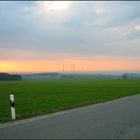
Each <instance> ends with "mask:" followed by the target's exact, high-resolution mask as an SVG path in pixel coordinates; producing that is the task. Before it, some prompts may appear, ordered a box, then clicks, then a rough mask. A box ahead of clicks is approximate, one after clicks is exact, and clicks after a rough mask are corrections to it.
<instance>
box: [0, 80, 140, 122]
mask: <svg viewBox="0 0 140 140" xmlns="http://www.w3.org/2000/svg"><path fill="white" fill-rule="evenodd" d="M138 93H140V80H134V79H133V80H119V79H93V78H48V79H24V80H23V81H3V82H2V81H1V82H0V122H1V123H2V122H7V121H10V120H11V116H10V103H9V95H10V94H14V96H15V106H16V114H17V117H18V119H23V118H28V117H32V116H37V115H42V114H48V113H52V112H57V111H61V110H66V109H70V108H75V107H80V106H84V105H89V104H94V103H98V102H104V101H107V100H112V99H116V98H120V97H124V96H130V95H135V94H138Z"/></svg>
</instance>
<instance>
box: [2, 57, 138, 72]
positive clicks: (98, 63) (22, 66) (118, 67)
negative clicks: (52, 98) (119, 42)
mask: <svg viewBox="0 0 140 140" xmlns="http://www.w3.org/2000/svg"><path fill="white" fill-rule="evenodd" d="M139 62H140V59H139V60H138V58H122V57H92V58H85V59H84V58H74V57H73V58H66V59H61V60H60V59H59V60H30V61H27V60H3V61H0V72H52V71H56V72H62V66H63V65H64V66H65V71H66V72H70V71H71V66H72V65H75V71H77V72H78V71H82V69H83V70H84V72H88V71H122V70H127V71H129V70H130V71H131V70H132V71H133V70H134V71H135V70H137V71H138V70H140V65H139ZM82 67H83V68H82Z"/></svg>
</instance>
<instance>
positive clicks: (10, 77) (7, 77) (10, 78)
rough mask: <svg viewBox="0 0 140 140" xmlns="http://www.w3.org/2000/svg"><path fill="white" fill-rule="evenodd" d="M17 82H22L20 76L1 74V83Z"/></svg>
mask: <svg viewBox="0 0 140 140" xmlns="http://www.w3.org/2000/svg"><path fill="white" fill-rule="evenodd" d="M16 80H22V76H21V75H19V74H9V73H0V81H16Z"/></svg>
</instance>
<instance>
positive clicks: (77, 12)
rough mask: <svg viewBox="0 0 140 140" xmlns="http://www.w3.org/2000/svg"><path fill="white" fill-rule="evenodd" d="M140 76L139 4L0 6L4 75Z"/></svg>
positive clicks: (1, 68)
mask: <svg viewBox="0 0 140 140" xmlns="http://www.w3.org/2000/svg"><path fill="white" fill-rule="evenodd" d="M63 65H64V67H65V71H68V72H70V71H71V70H72V69H71V67H72V65H74V66H75V71H79V72H80V71H85V72H88V71H93V72H94V71H140V2H139V1H134V2H133V1H122V2H120V1H31V2H28V1H25V2H24V1H19V2H18V1H11V2H8V1H5V2H4V1H0V72H50V71H56V72H61V71H62V70H63Z"/></svg>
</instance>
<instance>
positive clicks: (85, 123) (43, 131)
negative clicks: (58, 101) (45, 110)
mask: <svg viewBox="0 0 140 140" xmlns="http://www.w3.org/2000/svg"><path fill="white" fill-rule="evenodd" d="M94 138H95V139H98V138H102V139H117V138H121V139H122V138H132V139H136V138H139V139H140V95H135V96H130V97H125V98H121V99H118V100H114V101H109V102H106V103H100V104H95V105H90V106H86V107H81V108H78V109H73V110H69V111H64V112H59V113H54V114H50V115H46V116H41V117H36V118H31V119H26V120H22V121H16V122H12V123H6V124H2V125H0V139H94Z"/></svg>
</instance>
